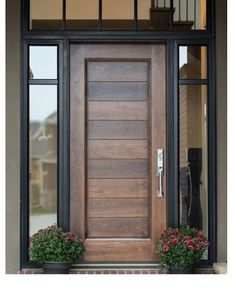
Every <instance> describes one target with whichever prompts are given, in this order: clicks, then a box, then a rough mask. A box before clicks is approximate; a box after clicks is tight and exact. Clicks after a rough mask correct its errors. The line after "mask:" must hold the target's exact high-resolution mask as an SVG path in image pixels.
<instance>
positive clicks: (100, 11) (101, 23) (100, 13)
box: [99, 0, 103, 30]
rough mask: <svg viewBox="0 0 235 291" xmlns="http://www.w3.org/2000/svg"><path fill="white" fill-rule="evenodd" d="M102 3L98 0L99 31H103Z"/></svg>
mask: <svg viewBox="0 0 235 291" xmlns="http://www.w3.org/2000/svg"><path fill="white" fill-rule="evenodd" d="M102 12H103V1H102V0H99V29H100V30H102V29H103V13H102Z"/></svg>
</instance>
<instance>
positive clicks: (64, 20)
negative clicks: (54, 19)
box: [63, 0, 66, 30]
mask: <svg viewBox="0 0 235 291" xmlns="http://www.w3.org/2000/svg"><path fill="white" fill-rule="evenodd" d="M63 30H66V0H63Z"/></svg>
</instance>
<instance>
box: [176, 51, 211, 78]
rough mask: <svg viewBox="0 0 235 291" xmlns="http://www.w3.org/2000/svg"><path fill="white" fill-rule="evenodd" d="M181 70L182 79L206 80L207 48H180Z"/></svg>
mask: <svg viewBox="0 0 235 291" xmlns="http://www.w3.org/2000/svg"><path fill="white" fill-rule="evenodd" d="M179 70H180V72H179V74H180V79H206V78H207V47H206V46H180V48H179Z"/></svg>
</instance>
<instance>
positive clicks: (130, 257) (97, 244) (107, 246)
mask: <svg viewBox="0 0 235 291" xmlns="http://www.w3.org/2000/svg"><path fill="white" fill-rule="evenodd" d="M85 246H86V252H85V254H84V257H83V258H82V259H84V261H86V262H111V263H113V262H119V263H120V262H137V263H139V262H146V261H151V262H154V261H156V252H155V250H154V251H153V247H152V241H151V240H149V239H148V238H146V239H140V240H129V241H128V240H127V241H123V240H118V239H116V240H114V241H109V240H105V239H103V240H97V239H87V240H86V241H85Z"/></svg>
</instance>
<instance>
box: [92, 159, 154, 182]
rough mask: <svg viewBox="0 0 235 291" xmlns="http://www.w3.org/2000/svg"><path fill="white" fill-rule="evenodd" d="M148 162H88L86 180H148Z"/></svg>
mask: <svg viewBox="0 0 235 291" xmlns="http://www.w3.org/2000/svg"><path fill="white" fill-rule="evenodd" d="M148 176H149V169H148V160H94V159H89V160H88V178H148Z"/></svg>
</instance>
